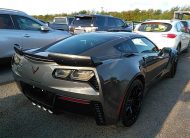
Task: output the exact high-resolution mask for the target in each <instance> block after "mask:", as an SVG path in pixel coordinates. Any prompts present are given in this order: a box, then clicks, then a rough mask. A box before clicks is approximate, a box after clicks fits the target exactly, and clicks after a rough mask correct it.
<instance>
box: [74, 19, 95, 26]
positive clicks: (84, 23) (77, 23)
mask: <svg viewBox="0 0 190 138" xmlns="http://www.w3.org/2000/svg"><path fill="white" fill-rule="evenodd" d="M92 24H93V17H75V19H74V21H73V26H81V27H90V26H91V25H92Z"/></svg>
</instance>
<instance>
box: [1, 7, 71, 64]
mask: <svg viewBox="0 0 190 138" xmlns="http://www.w3.org/2000/svg"><path fill="white" fill-rule="evenodd" d="M68 36H70V34H69V33H68V32H62V31H56V30H53V29H51V28H49V27H47V26H46V25H45V24H44V23H42V22H41V21H39V20H37V19H35V18H33V17H31V16H29V15H27V14H26V13H24V12H21V11H16V10H9V9H0V63H2V62H5V61H8V60H5V58H6V59H10V57H12V55H13V53H14V49H13V47H14V45H17V46H21V47H22V48H23V49H29V48H38V47H43V46H46V45H48V44H51V43H53V42H55V41H57V40H60V39H63V38H65V37H68Z"/></svg>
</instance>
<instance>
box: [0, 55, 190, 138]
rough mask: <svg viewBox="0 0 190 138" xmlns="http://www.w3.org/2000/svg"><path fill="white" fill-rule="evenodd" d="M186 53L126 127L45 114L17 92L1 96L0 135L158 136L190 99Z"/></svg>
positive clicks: (81, 118)
mask: <svg viewBox="0 0 190 138" xmlns="http://www.w3.org/2000/svg"><path fill="white" fill-rule="evenodd" d="M188 55H190V54H184V55H182V56H181V58H180V60H179V65H178V70H177V73H176V76H175V77H174V78H172V79H163V80H161V81H159V82H157V84H156V85H155V86H154V87H152V88H151V89H150V90H149V91H148V94H147V95H146V97H145V99H144V103H143V107H142V110H141V114H140V116H139V118H138V120H137V122H136V123H135V124H134V125H133V126H131V127H129V128H125V127H123V126H121V125H120V124H118V125H116V126H97V125H96V124H95V121H94V118H93V117H90V116H82V115H77V114H68V113H66V114H63V115H52V114H48V113H47V112H45V111H43V110H41V109H38V108H36V107H34V106H32V104H31V103H30V102H29V101H28V100H27V99H26V98H25V97H24V96H23V95H22V94H20V93H19V94H17V95H13V96H7V97H5V98H1V99H0V134H1V135H2V137H64V138H65V137H69V138H71V137H87V138H89V137H130V138H133V137H159V136H160V135H161V133H162V132H161V131H162V130H163V129H165V127H164V126H165V125H164V124H165V123H166V122H167V120H168V118H170V114H171V113H172V111H173V110H174V108H175V106H176V105H177V104H178V103H179V102H189V101H190V94H189V93H188V92H189V91H190V86H187V85H188V83H189V80H190V66H189V65H190V56H189V57H188ZM184 91H185V92H184ZM2 109H3V110H2ZM170 127H173V126H170ZM1 131H2V132H1ZM170 136H171V135H170Z"/></svg>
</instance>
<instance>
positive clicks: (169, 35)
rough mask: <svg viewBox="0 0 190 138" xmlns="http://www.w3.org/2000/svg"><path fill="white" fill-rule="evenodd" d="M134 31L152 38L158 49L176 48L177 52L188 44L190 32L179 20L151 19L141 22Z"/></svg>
mask: <svg viewBox="0 0 190 138" xmlns="http://www.w3.org/2000/svg"><path fill="white" fill-rule="evenodd" d="M134 32H136V33H138V34H141V35H144V36H146V37H148V38H149V39H150V40H152V41H153V42H154V43H155V44H156V45H157V46H158V48H159V49H162V48H163V47H172V48H176V49H177V50H178V52H179V53H180V52H181V51H184V50H187V48H188V46H190V34H189V33H188V32H186V31H185V28H184V26H183V24H182V23H181V21H179V20H151V21H146V22H143V23H141V24H140V25H139V26H137V27H136V28H135V30H134Z"/></svg>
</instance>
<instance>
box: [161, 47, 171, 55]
mask: <svg viewBox="0 0 190 138" xmlns="http://www.w3.org/2000/svg"><path fill="white" fill-rule="evenodd" d="M171 51H172V49H171V48H169V47H164V48H163V49H161V51H160V53H159V56H162V55H164V54H171Z"/></svg>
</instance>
